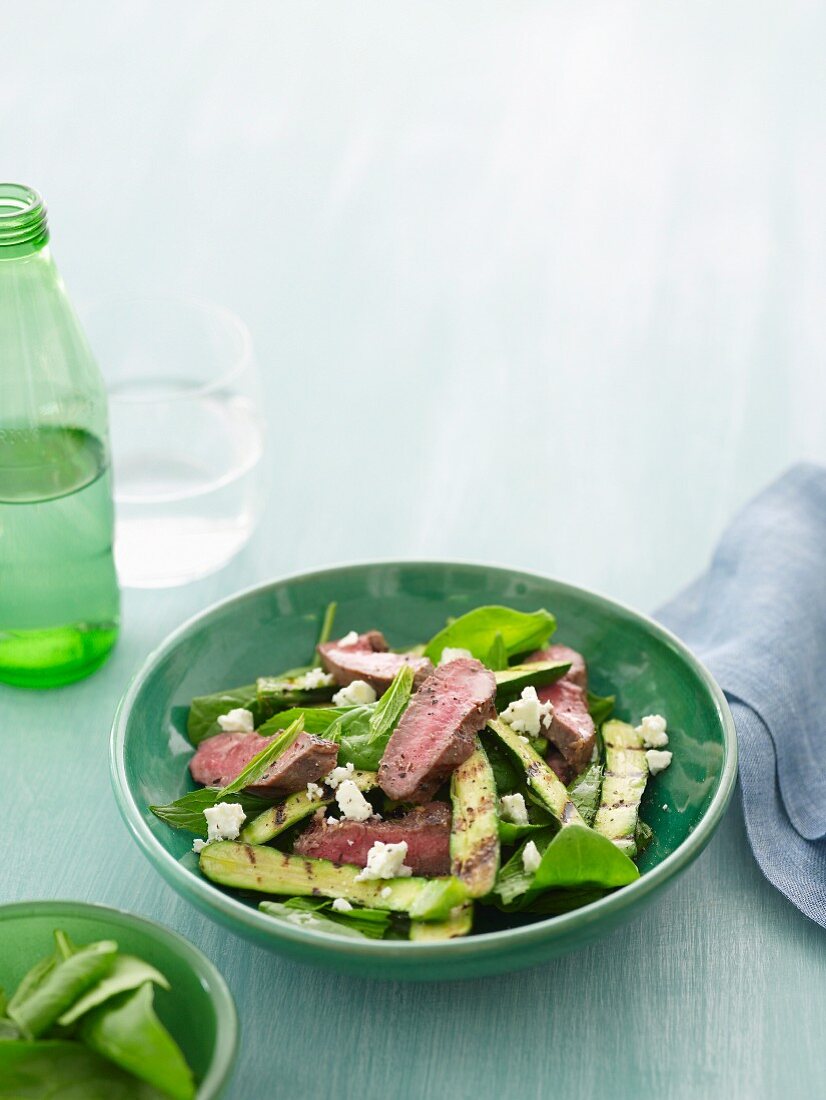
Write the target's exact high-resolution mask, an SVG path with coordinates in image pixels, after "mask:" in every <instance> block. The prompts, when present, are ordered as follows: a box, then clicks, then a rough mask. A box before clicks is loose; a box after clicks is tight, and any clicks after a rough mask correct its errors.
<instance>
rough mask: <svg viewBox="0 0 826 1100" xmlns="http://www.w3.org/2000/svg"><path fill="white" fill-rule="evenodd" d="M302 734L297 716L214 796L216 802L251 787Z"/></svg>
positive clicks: (302, 728)
mask: <svg viewBox="0 0 826 1100" xmlns="http://www.w3.org/2000/svg"><path fill="white" fill-rule="evenodd" d="M303 732H304V718H303V717H302V716H301V715H299V717H298V718H296V720H295V721H294V722H293V723H292V724H291V725H289V726H288V727H287V729H285V730H284V732H283V733H282V734H281V735H280V736H279V737H276V738H275V740H273V741H271V742H270V743H269V745H267V746H266V748H263V749H262V750H261V752H259V753H257V754H256V755H255V756H253V758H252V760H250V762H249V764H247V766H246V767H245V768H244V769H243V771H241V772H239V773H238V775H236V777H235V779H233V780H232V782H231V783H227V785H226V786H225V787H222V788H221V789H220V791H219V792H218V794H217V795H216V796H215V801H216V802H223V800H224V799H225V798H226V797H227V795H229V794H235V792H236V791H242V790H243V789H244V787H252V786H253V785H254V784H255V783H256V782H257V781H258V780H259V779H260V778H261V777H262V776H263V775H264V773H265V772H266V771H267V769H268V768H269V767H270V765H271V764H274V763H275V761H276V760H277V759H278V758H279V756H281V755H282V754H283V753H285V752H286V751H287V749H288V748H289V747H290V745H292V744H293V742H295V741H297V740H298V738H299V737H300V736H301V734H302V733H303Z"/></svg>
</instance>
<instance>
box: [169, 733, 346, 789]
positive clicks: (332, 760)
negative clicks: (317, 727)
mask: <svg viewBox="0 0 826 1100" xmlns="http://www.w3.org/2000/svg"><path fill="white" fill-rule="evenodd" d="M273 740H274V738H272V737H259V735H258V734H257V733H216V734H215V736H214V737H208V738H207V739H206V741H202V742H201V744H200V745H199V746H198V750H197V752H196V753H195V755H194V756H193V757H192V759H191V760H190V762H189V770H190V772H191V773H192V778H193V779H194V780H195V782H196V783H203V784H204V786H205V787H225V786H226V785H227V783H231V782H232V781H233V779H235V778H237V776H238V775H240V773H241V772H242V771H243V770H244V768H245V767H246V766H247V764H249V762H250V760H252V758H253V757H254V756H257V755H258V753H259V752H261V751H262V749H265V748H266V747H267V745H269V744H270V742H271V741H273ZM337 758H338V745H336V744H335V743H334V742H333V741H325V740H324V739H323V738H321V737H314V736H313V735H312V734H310V733H302V734H301V735H300V737H299V738H298V739H297V740H296V741H294V742H293V744H292V745H290V747H289V748H288V749H287V751H286V752H285V753H282V755H281V756H279V758H278V759H277V760H276V761H275V763H274V764H273V765H272V767H271V768H270V769H269V771H267V772H265V773H264V775H263V776H262V777H261V778H260V779H259V781H258V782H257V783H256V784H255V785H254V786H252V787H250V788H249V790H251V791H252V792H254V793H256V794H261V795H264V796H265V797H266V796H268V795H272V797H273V798H277V797H280V796H281V795H284V794H291V793H292V792H293V791H300V790H301V788H302V787H306V786H307V784H308V783H317V782H318V780H319V779H321V778H323V777H324V776H325V775H327V773H328V772H330V771H331V770H332V769H333V768H334V767H335V766H336V760H337Z"/></svg>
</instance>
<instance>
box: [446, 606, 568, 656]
mask: <svg viewBox="0 0 826 1100" xmlns="http://www.w3.org/2000/svg"><path fill="white" fill-rule="evenodd" d="M555 629H556V619H555V618H554V617H553V615H551V614H550V612H548V611H545V610H544V608H542V609H540V610H538V611H532V612H524V611H514V610H513V609H512V608H510V607H477V608H475V609H474V610H473V611H468V613H467V614H466V615H461V616H460V617H459V618H458V619H455V620H454V621H453V622H452V623H449V624H448V625H447V626H446V627H445V628H444V629H443V630H440V631H439V633H438V634H437V635H436V636H435V637H434V638H432V639H431V640H430V642H428V644H427V647H426V648H425V656H426V657H429V658H430V659H431V661H432V662H433V663H434V664H438V662H439V658H440V657H441V656H442V650H443V649H444V648H445V646H451V647H455V648H457V649H468V650H470V652H471V653H472V654H473V656H474V657H476V658H478V660H480V661H484V660H485V659H486V658H487V657H488V655H489V654H490V649H491V646H492V645H493V644H494V640H495V637H496V635H497V633H498V634H501V636H502V644H503V645H504V648H505V652H506V653H507V655H508V657H509V658H510V657H514V656H515V655H516V654H517V653H525V652H527V651H528V650H532V649H539V648H540V647H541V646H542V645H544V643H545V642H547V640H548V638H549V637H550V636H551V634H552V633H553V632H554V630H555Z"/></svg>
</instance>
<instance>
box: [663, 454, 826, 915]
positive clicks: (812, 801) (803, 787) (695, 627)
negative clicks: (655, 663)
mask: <svg viewBox="0 0 826 1100" xmlns="http://www.w3.org/2000/svg"><path fill="white" fill-rule="evenodd" d="M657 618H658V619H660V621H661V622H662V623H663V624H664V625H665V626H667V627H668V628H669V630H672V631H673V632H674V633H675V634H677V635H678V636H679V637H680V638H682V639H683V640H684V641H685V642H686V644H687V645H689V646H690V647H691V649H693V650H694V652H695V653H696V654H697V656H698V657H699V658H700V660H701V661H703V662H704V664H705V665H706V666H707V668H708V669H709V670H710V672H711V674H712V675H713V676H714V678H715V679H716V680H717V682H718V683H719V685H720V687H721V688H722V689H723V691H724V692H725V695H726V698H727V699H728V701H729V705H730V706H731V711H732V714H733V716H734V722H735V725H736V727H737V737H738V743H739V748H740V785H741V789H742V792H743V808H744V812H745V818H746V828H747V830H748V836H749V841H750V843H751V846H752V849H753V851H754V854H755V857H756V859H757V862H758V864H759V865H760V868H761V870H762V871H763V874H764V875H765V876H766V878H767V879H768V880H769V882H771V883H772V884H773V885H774V886H775V887H777V889H778V890H780V891H781V893H783V894H785V895H786V897H787V898H788V899H789V901H791V902H792V903H793V904H794V905H796V906H797V908H798V909H800V910H801V912H803V913H805V914H806V916H808V917H811V919H812V920H814V921H817V923H818V924H820V925H822V926H823V927H826V468H823V467H819V466H812V465H800V466H795V467H793V468H792V469H791V470H790V471H789V472H788V473H786V474H784V475H783V477H781V478H780V479H779V480H778V481H776V482H775V483H774V484H772V485H771V486H769V488H768V489H766V490H764V492H762V493H761V494H760V495H759V496H758V497H756V498H755V499H754V500H753V501H751V503H749V504H748V505H746V507H745V508H744V509H743V510H742V511H741V512H740V513H739V514H738V515H737V516H736V517H735V519H734V520H733V521H732V523H731V525H730V526H729V527H728V529H727V530H726V532H725V534H724V535H723V538H722V539H721V541H720V544H719V546H718V547H717V550H716V552H715V554H714V557H713V559H712V562H711V565H710V566H709V569H708V571H707V572H706V573H705V574H704V575H703V576H701V577H700V578H699V580H697V581H695V582H694V583H693V584H692V585H690V586H689V587H688V588H687V589H686V590H685V591H684V592H682V593H680V594H679V595H678V596H677V597H676V598H675V599H674V600H673V601H672V602H671V603H669V604H666V606H665V607H663V608H661V609H660V610H659V612H657Z"/></svg>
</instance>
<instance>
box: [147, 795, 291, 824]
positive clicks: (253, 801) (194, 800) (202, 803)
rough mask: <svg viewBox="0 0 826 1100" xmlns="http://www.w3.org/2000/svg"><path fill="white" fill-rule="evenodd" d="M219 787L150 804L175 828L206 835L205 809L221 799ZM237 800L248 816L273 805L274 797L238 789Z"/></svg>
mask: <svg viewBox="0 0 826 1100" xmlns="http://www.w3.org/2000/svg"><path fill="white" fill-rule="evenodd" d="M220 793H221V792H220V789H219V788H218V787H199V788H198V789H197V790H196V791H190V792H189V793H188V794H185V795H183V796H182V797H181V798H176V799H175V801H174V802H170V803H169V804H168V805H167V806H150V807H149V809H150V810H151V811H152V813H153V814H154V815H155V816H156V817H159V818H160V819H161V821H165V822H166V823H167V825H171V826H172V828H173V829H187V830H189V832H190V833H197V834H198V836H206V833H207V824H206V818H205V817H204V810H206V809H209V807H210V806H214V805H215V803H216V802H218V801H220V799H219V798H218V795H219V794H220ZM235 801H236V802H240V803H241V807H242V809H243V811H244V813H245V814H246V815H247V817H248V818H249V817H256V816H257V815H258V814H260V813H263V812H264V810H267V809H269V807H270V806H272V799H270V798H262V797H261V796H260V795H257V794H250V793H249V791H238V792H237V794H236V796H235Z"/></svg>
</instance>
